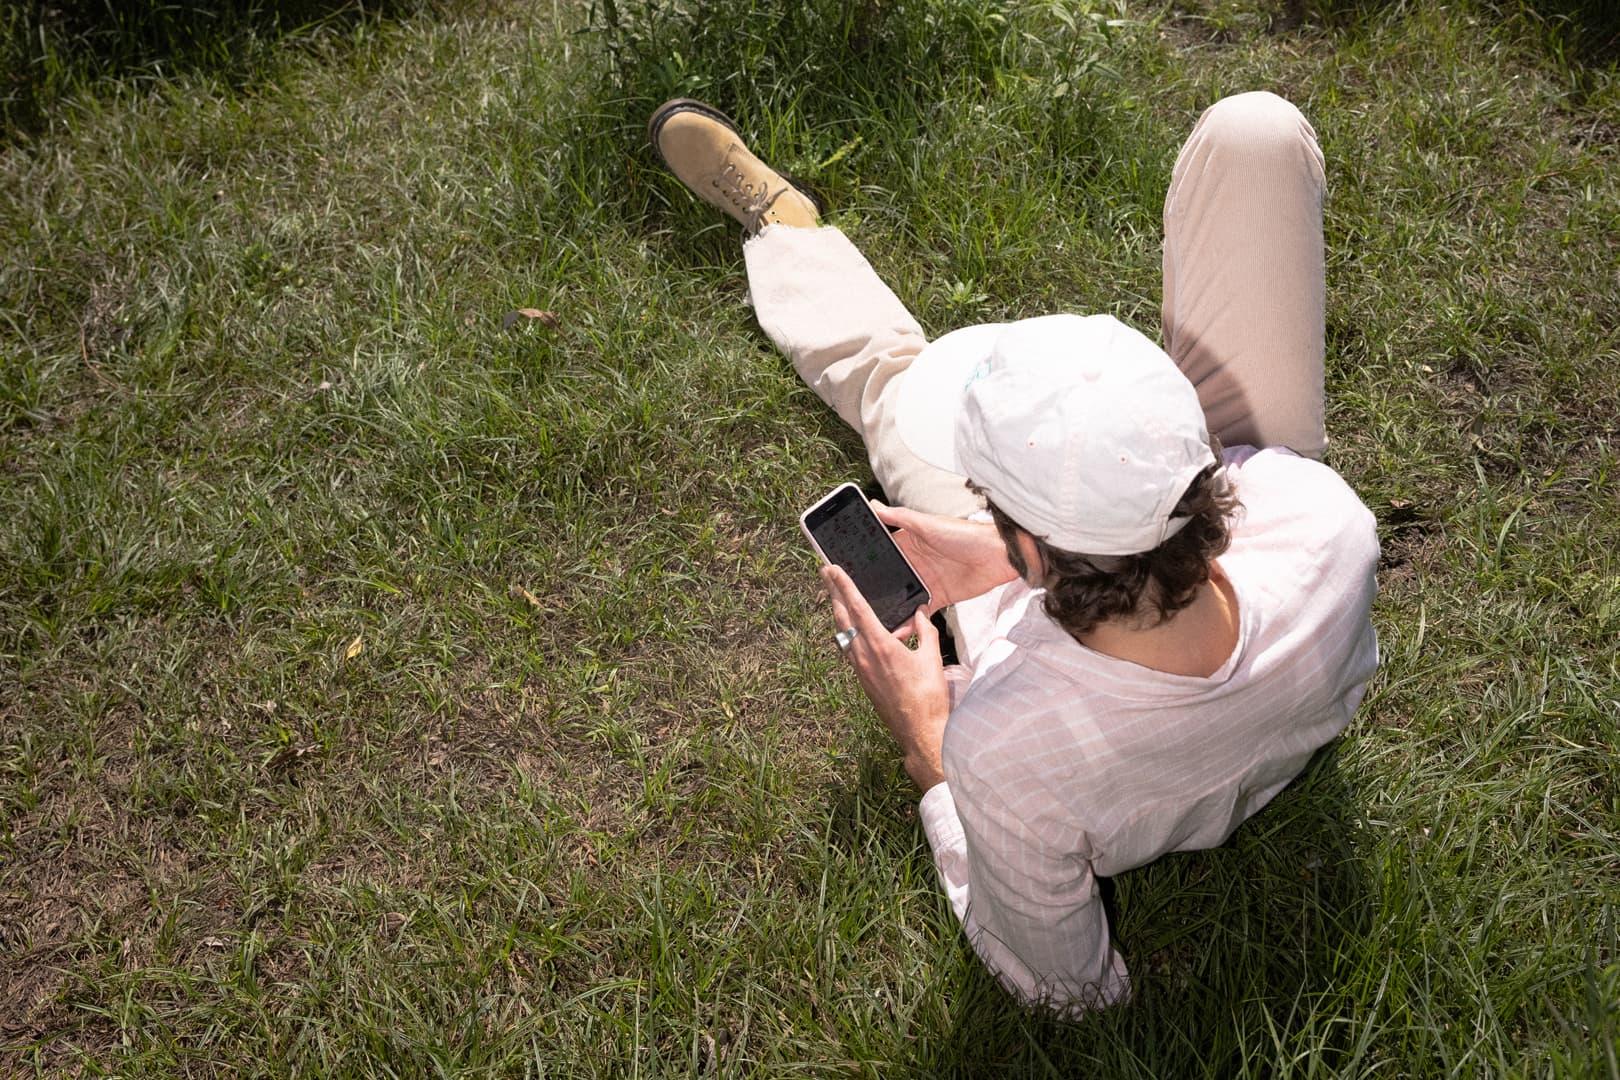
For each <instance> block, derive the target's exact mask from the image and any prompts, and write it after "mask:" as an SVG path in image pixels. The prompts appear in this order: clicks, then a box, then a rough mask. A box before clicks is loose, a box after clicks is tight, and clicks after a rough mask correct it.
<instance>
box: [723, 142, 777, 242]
mask: <svg viewBox="0 0 1620 1080" xmlns="http://www.w3.org/2000/svg"><path fill="white" fill-rule="evenodd" d="M713 183H714V186H715V187H717V188H719V189H720V192H721V193H722V194H723V195H725V197H726V199H727V200H728V201H729V202H730V203H731V204H732V205H733V206H735V207H736V208H737V210H738V212H739V213H740V214H742V216H743V219H744V220H743V227H744V228H746V229H747V230H748V231H749V232H751V233H756V232H759V230H760V228H761V226H762V225H763V223H764V220H765V217H766V215H768V214H769V213H770V212H771V207H772V206H774V205H775V204H776V200H777V199H780V198H781V197H782V196H783V195H784V194H786V192H787V185H785V184H784V185H783V186H782V187H780V188H778V189H777V190H776V191H774V192H773V191H771V190H770V185H769V184H767V183H766V182H765V181H763V180H761V181H760V182H759V185H758V186H757V187H755V186H754V185H752V184H750V183H748V181H746V180H744V179H743V178H742V170H741V169H739V168H737V166H736V165H734V164H733V163H732V162H731V159H729V158H727V159H726V163H725V165H723V166H721V168H720V172H719V174H718V175H717V176H715V178H714V181H713Z"/></svg>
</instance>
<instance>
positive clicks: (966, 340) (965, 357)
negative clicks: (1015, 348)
mask: <svg viewBox="0 0 1620 1080" xmlns="http://www.w3.org/2000/svg"><path fill="white" fill-rule="evenodd" d="M1006 325H1007V324H1006V323H984V324H982V325H979V326H964V327H963V328H962V329H960V330H952V331H951V332H950V333H949V334H946V335H945V336H944V337H942V338H937V339H936V340H934V341H931V342H929V343H928V345H927V347H926V348H924V349H923V351H922V352H920V353H918V354H917V358H916V359H915V360H913V361H912V362H911V366H910V367H908V368H907V369H906V370H905V371H903V372H901V373H900V375H899V376H898V378H897V382H898V384H899V385H898V386H897V387H895V388H894V389H892V390H891V391H890V392H891V393H894V394H896V395H897V400H896V408H895V427H896V428H897V429H898V430H899V432H900V438H901V439H902V440H903V441H904V442H905V444H906V446H907V448H908V449H910V450H911V452H912V453H913V454H916V455H917V456H918V457H920V458H922V459H923V460H924V461H926V462H927V463H928V464H930V465H932V466H933V467H934V468H936V469H943V470H945V471H946V472H948V473H955V474H956V475H958V476H964V475H966V474H965V473H963V472H962V467H961V464H960V463H959V462H958V461H957V459H956V418H957V416H958V415H959V414H960V413H961V411H962V398H963V395H964V394H965V393H966V391H967V387H968V383H969V380H970V378H971V377H972V375H973V373H974V370H975V369H976V368H978V366H979V365H980V364H982V363H983V362H984V361H985V360H987V359H989V357H990V353H991V351H992V350H993V349H994V348H995V344H996V339H997V338H998V337H1000V336H1001V332H1002V330H1003V329H1005V328H1006Z"/></svg>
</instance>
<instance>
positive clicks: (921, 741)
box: [821, 515, 951, 791]
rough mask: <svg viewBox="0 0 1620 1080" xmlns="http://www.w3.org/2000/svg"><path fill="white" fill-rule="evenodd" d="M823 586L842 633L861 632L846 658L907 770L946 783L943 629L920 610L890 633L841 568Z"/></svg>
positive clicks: (922, 780)
mask: <svg viewBox="0 0 1620 1080" xmlns="http://www.w3.org/2000/svg"><path fill="white" fill-rule="evenodd" d="M880 516H881V515H880ZM921 569H922V568H921V567H918V570H919V571H920V570H921ZM821 582H822V584H823V585H824V586H825V587H826V589H827V595H828V596H829V597H830V598H831V600H832V609H833V618H834V620H835V621H836V623H837V626H838V629H840V630H842V629H844V628H846V627H850V626H853V627H854V628H855V630H856V631H857V634H856V637H855V641H854V643H853V644H851V645H850V647H849V651H848V652H846V653H845V654H844V655H845V657H846V658H847V659H848V660H849V662H850V663H851V664H852V665H853V666H854V668H855V677H856V678H857V679H859V680H860V683H861V689H862V690H865V691H866V696H867V697H868V698H870V699H871V701H872V707H873V708H874V709H876V710H877V714H878V715H879V716H881V717H882V718H883V723H884V724H885V725H887V726H888V729H889V734H891V735H893V736H894V741H895V742H897V743H899V744H900V753H901V754H902V755H903V757H904V758H905V765H906V772H907V773H908V774H910V776H911V779H912V780H914V781H916V783H917V786H918V787H920V788H922V790H924V791H927V790H928V789H929V788H931V787H933V786H934V785H935V784H938V783H940V782H941V781H943V780H944V779H945V773H944V770H943V769H942V767H941V765H940V745H941V744H942V743H943V742H944V739H945V721H946V720H947V719H948V718H949V716H950V711H951V704H950V692H949V690H948V689H947V688H946V685H945V666H944V663H943V662H942V661H941V660H940V658H939V631H937V630H935V629H934V624H933V623H931V622H929V621H928V616H927V614H926V613H924V611H923V610H922V609H921V608H918V609H917V612H916V614H914V615H912V617H911V621H910V622H909V623H907V624H906V625H904V626H902V627H900V628H899V629H898V630H896V631H895V632H894V633H893V634H891V633H889V632H888V631H887V630H885V629H884V628H883V623H882V622H881V621H879V619H878V617H877V615H876V613H874V612H873V611H872V608H871V606H870V605H869V604H867V602H866V598H865V597H863V596H862V595H861V593H860V590H859V589H857V588H856V587H855V583H854V582H853V581H851V580H850V579H849V575H848V574H846V573H844V571H843V570H841V569H839V568H838V567H836V566H824V567H822V568H821ZM912 635H916V638H917V648H916V649H909V648H907V647H906V644H905V639H906V638H908V637H910V636H912Z"/></svg>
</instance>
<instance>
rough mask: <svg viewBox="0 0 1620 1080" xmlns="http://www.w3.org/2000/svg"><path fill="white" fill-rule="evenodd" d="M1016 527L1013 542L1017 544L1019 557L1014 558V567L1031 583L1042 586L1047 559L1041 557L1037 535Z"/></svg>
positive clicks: (1044, 579)
mask: <svg viewBox="0 0 1620 1080" xmlns="http://www.w3.org/2000/svg"><path fill="white" fill-rule="evenodd" d="M1015 529H1016V531H1015V532H1014V533H1013V543H1014V544H1015V545H1017V548H1018V551H1017V555H1018V558H1016V559H1014V560H1012V564H1013V569H1014V570H1017V571H1018V572H1019V576H1021V577H1022V578H1023V579H1024V581H1025V582H1027V583H1028V584H1030V585H1034V586H1040V585H1043V584H1045V583H1046V560H1045V559H1042V558H1041V551H1040V548H1039V546H1038V545H1037V544H1036V543H1035V537H1034V536H1032V535H1031V534H1030V533H1029V532H1027V531H1026V530H1024V529H1019V528H1016V527H1015ZM1032 579H1033V580H1032Z"/></svg>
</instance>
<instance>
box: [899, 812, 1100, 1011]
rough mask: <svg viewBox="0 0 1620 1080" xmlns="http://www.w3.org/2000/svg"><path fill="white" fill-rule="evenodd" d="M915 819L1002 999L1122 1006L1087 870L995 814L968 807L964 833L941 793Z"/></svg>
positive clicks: (1072, 1007) (1065, 1007)
mask: <svg viewBox="0 0 1620 1080" xmlns="http://www.w3.org/2000/svg"><path fill="white" fill-rule="evenodd" d="M920 816H921V817H922V822H923V831H924V832H925V833H926V834H927V836H928V843H929V846H930V847H932V848H933V851H934V865H935V866H936V867H937V868H938V870H939V878H940V883H941V885H942V886H943V887H944V889H945V895H946V897H947V898H948V899H949V900H950V904H951V910H952V911H954V912H955V913H956V918H957V920H958V921H959V922H960V923H961V924H962V930H963V932H964V933H966V934H967V937H968V940H969V941H970V942H971V943H972V945H973V949H974V951H975V952H976V953H978V954H979V958H980V959H981V960H983V961H984V963H985V966H986V967H988V968H989V969H990V971H991V972H992V973H993V974H994V975H995V976H996V977H997V979H999V980H1000V982H1001V984H1002V985H1003V986H1004V987H1006V988H1007V989H1008V991H1010V992H1011V993H1013V994H1015V995H1017V996H1018V997H1019V998H1021V999H1022V1000H1024V1001H1027V1002H1031V1003H1039V1004H1044V1005H1047V1006H1049V1007H1051V1008H1054V1009H1057V1010H1058V1011H1060V1012H1064V1013H1067V1014H1070V1015H1077V1014H1080V1013H1084V1012H1087V1011H1089V1010H1092V1009H1098V1008H1103V1007H1105V1006H1108V1005H1113V1004H1116V1003H1119V1002H1121V1001H1124V1000H1126V999H1127V998H1128V997H1129V996H1130V976H1129V973H1128V972H1127V971H1126V968H1125V960H1124V958H1123V957H1121V956H1120V954H1119V952H1118V951H1117V950H1116V949H1114V947H1113V944H1112V942H1111V940H1110V938H1109V933H1108V916H1107V913H1106V911H1105V910H1104V907H1103V903H1102V898H1101V896H1100V895H1099V894H1098V891H1097V881H1096V878H1095V876H1094V875H1093V873H1092V869H1091V863H1090V862H1089V861H1088V860H1086V859H1084V858H1081V857H1078V856H1075V855H1072V854H1069V855H1062V854H1059V853H1058V852H1056V851H1054V850H1051V849H1050V848H1049V847H1047V846H1045V845H1043V844H1042V843H1041V842H1040V838H1039V837H1037V836H1035V835H1034V833H1033V831H1032V830H1030V829H1029V828H1027V827H1025V826H1024V825H1023V824H1022V823H1020V822H1016V821H1014V820H1012V819H1011V815H1009V814H1006V813H1005V808H1004V807H999V806H996V805H987V806H977V805H976V806H974V807H973V808H972V809H971V811H970V814H969V820H968V822H967V823H966V824H964V821H963V819H962V818H961V817H960V816H959V815H958V813H957V805H956V802H955V800H954V798H953V797H952V793H951V787H950V785H949V784H948V783H941V784H935V785H934V786H933V787H931V788H929V789H928V791H927V793H926V794H925V795H923V800H922V806H921V808H920Z"/></svg>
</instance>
